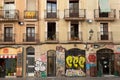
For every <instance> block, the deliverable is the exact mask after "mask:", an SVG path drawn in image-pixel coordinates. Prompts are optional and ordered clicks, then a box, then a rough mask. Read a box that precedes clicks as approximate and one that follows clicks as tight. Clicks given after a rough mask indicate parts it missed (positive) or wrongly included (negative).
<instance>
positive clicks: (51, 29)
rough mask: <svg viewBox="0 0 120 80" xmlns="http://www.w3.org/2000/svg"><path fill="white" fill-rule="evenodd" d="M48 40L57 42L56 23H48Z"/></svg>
mask: <svg viewBox="0 0 120 80" xmlns="http://www.w3.org/2000/svg"><path fill="white" fill-rule="evenodd" d="M47 31H48V32H47V39H48V40H56V23H55V22H48V23H47Z"/></svg>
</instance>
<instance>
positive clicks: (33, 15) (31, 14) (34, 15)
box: [24, 10, 38, 20]
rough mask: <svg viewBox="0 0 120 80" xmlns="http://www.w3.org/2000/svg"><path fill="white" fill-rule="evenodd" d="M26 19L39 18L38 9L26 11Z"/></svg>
mask: <svg viewBox="0 0 120 80" xmlns="http://www.w3.org/2000/svg"><path fill="white" fill-rule="evenodd" d="M24 19H26V20H38V11H28V10H25V11H24Z"/></svg>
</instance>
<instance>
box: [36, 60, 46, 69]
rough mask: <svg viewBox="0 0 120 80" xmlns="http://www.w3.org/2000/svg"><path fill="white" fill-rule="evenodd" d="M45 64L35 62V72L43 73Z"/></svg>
mask: <svg viewBox="0 0 120 80" xmlns="http://www.w3.org/2000/svg"><path fill="white" fill-rule="evenodd" d="M45 66H46V64H45V63H43V62H42V61H39V60H37V61H36V63H35V70H36V71H45V70H46V67H45Z"/></svg>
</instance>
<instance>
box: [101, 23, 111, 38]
mask: <svg viewBox="0 0 120 80" xmlns="http://www.w3.org/2000/svg"><path fill="white" fill-rule="evenodd" d="M108 34H109V33H108V23H100V37H101V40H108V39H109V35H108Z"/></svg>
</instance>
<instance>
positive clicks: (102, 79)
mask: <svg viewBox="0 0 120 80" xmlns="http://www.w3.org/2000/svg"><path fill="white" fill-rule="evenodd" d="M0 80H120V77H47V78H37V77H26V78H0Z"/></svg>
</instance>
